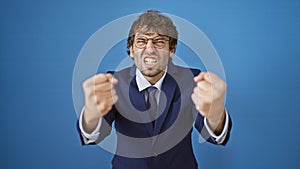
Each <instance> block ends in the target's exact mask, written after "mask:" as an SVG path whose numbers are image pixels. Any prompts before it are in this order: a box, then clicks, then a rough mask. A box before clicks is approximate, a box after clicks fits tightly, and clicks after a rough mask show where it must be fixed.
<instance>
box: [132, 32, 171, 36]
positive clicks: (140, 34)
mask: <svg viewBox="0 0 300 169" xmlns="http://www.w3.org/2000/svg"><path fill="white" fill-rule="evenodd" d="M156 36H161V37H166V35H162V34H158V33H156V32H146V33H139V32H137V33H136V34H135V37H156Z"/></svg>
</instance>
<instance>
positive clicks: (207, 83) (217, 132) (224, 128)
mask: <svg viewBox="0 0 300 169" xmlns="http://www.w3.org/2000/svg"><path fill="white" fill-rule="evenodd" d="M194 81H195V82H196V87H195V88H194V91H193V94H192V100H193V102H194V104H195V107H196V109H197V111H198V112H199V114H200V115H201V116H203V117H204V119H201V118H200V117H197V120H196V127H197V125H198V128H197V129H198V130H199V131H200V132H201V134H202V135H203V134H204V135H210V136H213V137H214V138H215V140H221V141H222V140H225V137H226V135H227V133H228V131H229V130H228V129H230V127H229V121H230V120H229V115H228V113H226V111H225V106H224V100H225V92H226V83H225V82H224V81H223V80H222V79H220V78H219V77H218V76H216V75H215V74H213V73H211V72H201V73H200V74H199V75H198V76H196V77H195V78H194ZM198 116H199V115H198ZM199 119H200V120H199ZM202 123H203V124H202ZM230 124H231V123H230ZM203 126H205V132H204V131H203ZM203 132H204V133H203ZM218 136H221V137H222V138H218ZM205 137H206V138H207V136H205ZM217 138H218V139H217ZM212 142H213V141H212ZM217 143H218V144H221V143H222V142H217Z"/></svg>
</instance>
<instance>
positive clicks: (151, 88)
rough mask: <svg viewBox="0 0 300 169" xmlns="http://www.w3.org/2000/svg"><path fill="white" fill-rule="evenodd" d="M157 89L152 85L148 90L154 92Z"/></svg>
mask: <svg viewBox="0 0 300 169" xmlns="http://www.w3.org/2000/svg"><path fill="white" fill-rule="evenodd" d="M156 89H157V88H156V87H155V86H150V87H148V89H147V91H148V93H152V92H155V90H156Z"/></svg>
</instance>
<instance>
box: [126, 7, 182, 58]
mask: <svg viewBox="0 0 300 169" xmlns="http://www.w3.org/2000/svg"><path fill="white" fill-rule="evenodd" d="M149 32H151V33H157V34H159V35H166V36H168V37H169V38H170V39H169V46H170V48H169V49H170V51H171V50H174V52H175V50H176V45H177V39H178V32H177V30H176V27H175V25H174V24H173V22H172V20H171V19H170V18H169V17H167V16H165V15H163V14H161V13H160V12H159V11H155V10H148V11H146V12H145V13H143V14H141V15H140V16H139V17H138V19H137V20H135V21H134V22H133V24H132V25H131V28H130V31H129V34H128V38H127V48H128V50H127V53H128V55H129V54H130V50H129V48H130V47H131V46H132V45H133V41H134V36H135V34H136V33H149Z"/></svg>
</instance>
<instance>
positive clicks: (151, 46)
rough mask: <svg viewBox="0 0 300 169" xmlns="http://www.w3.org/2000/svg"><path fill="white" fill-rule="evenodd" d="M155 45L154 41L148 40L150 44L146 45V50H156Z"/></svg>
mask: <svg viewBox="0 0 300 169" xmlns="http://www.w3.org/2000/svg"><path fill="white" fill-rule="evenodd" d="M154 48H155V47H154V44H153V41H152V39H148V42H147V44H146V49H147V50H154Z"/></svg>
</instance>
